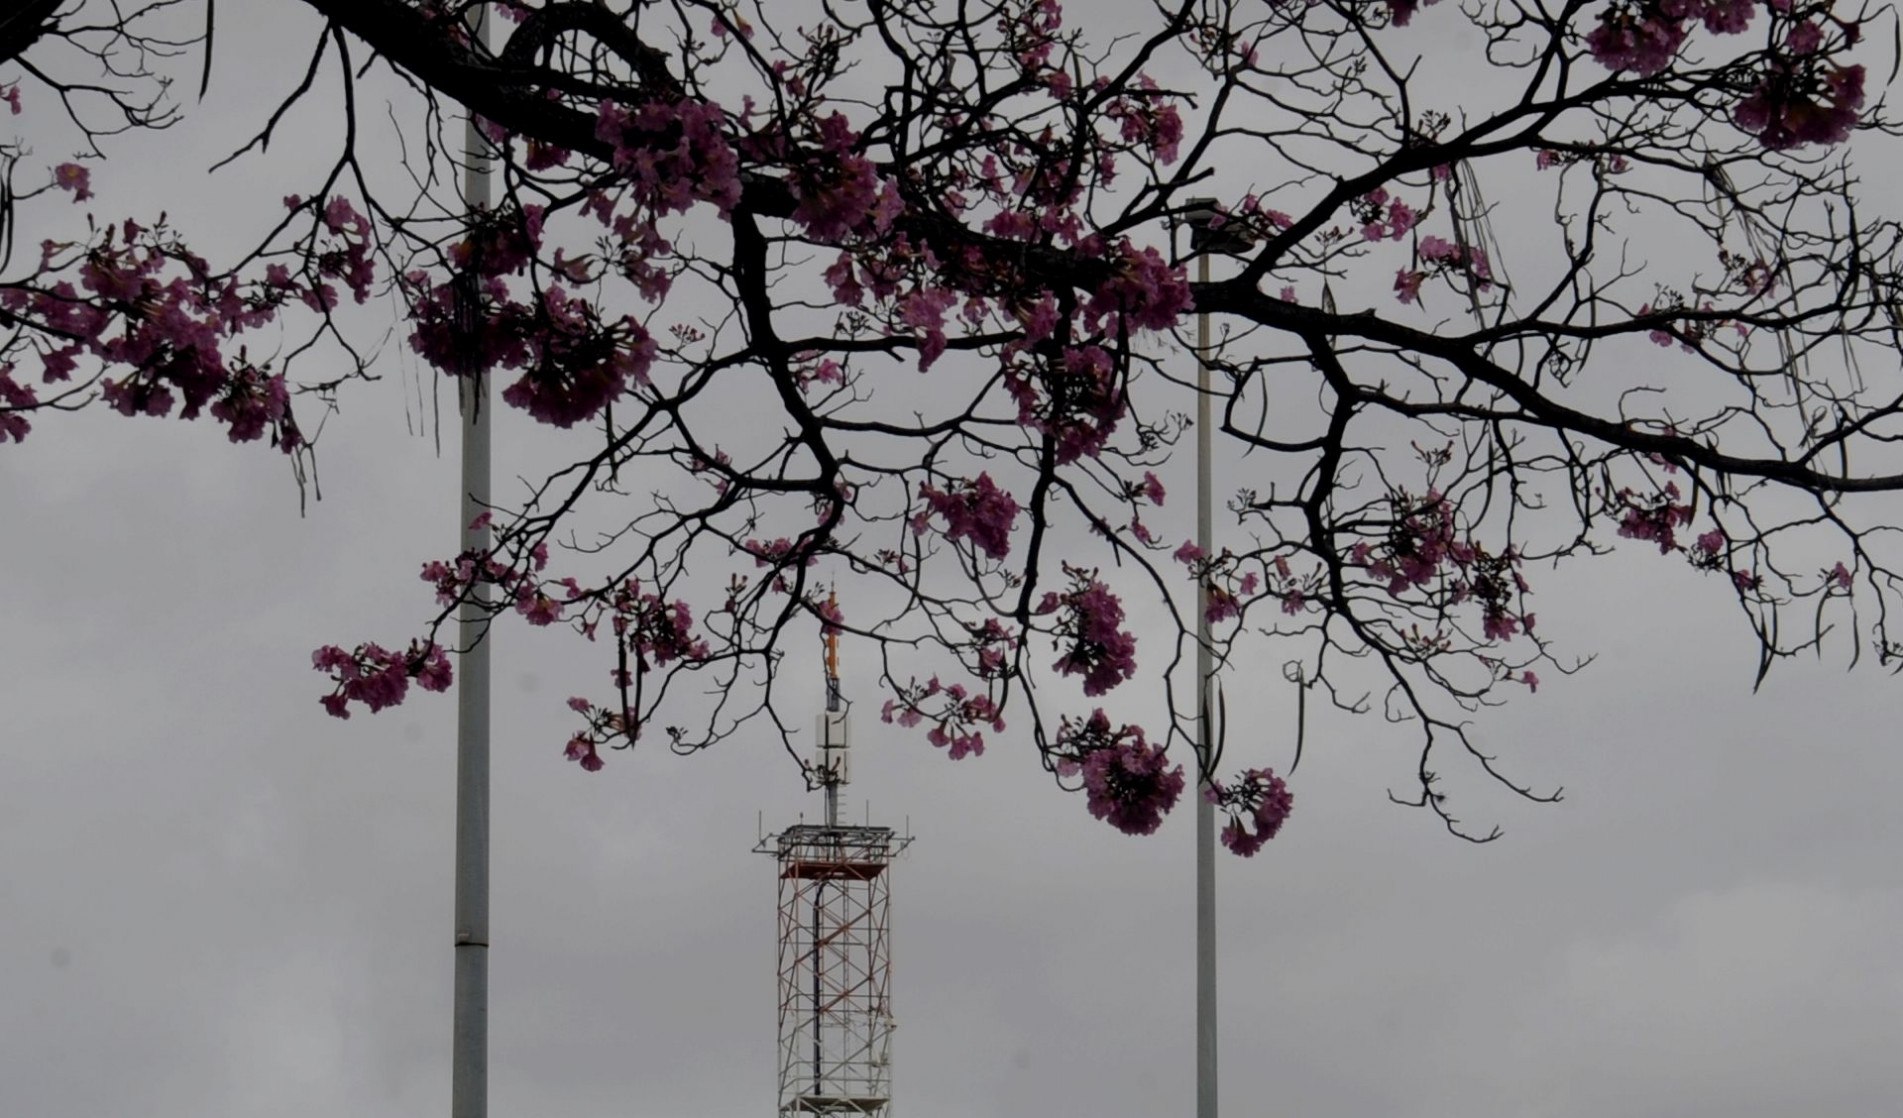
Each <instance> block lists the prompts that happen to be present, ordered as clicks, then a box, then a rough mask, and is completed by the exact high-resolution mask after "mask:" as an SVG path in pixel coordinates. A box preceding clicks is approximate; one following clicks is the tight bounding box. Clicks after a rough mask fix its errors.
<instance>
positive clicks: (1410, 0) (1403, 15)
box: [1387, 0, 1439, 27]
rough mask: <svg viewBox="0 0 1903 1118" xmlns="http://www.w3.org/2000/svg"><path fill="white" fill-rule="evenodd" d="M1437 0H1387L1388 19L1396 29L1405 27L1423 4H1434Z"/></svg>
mask: <svg viewBox="0 0 1903 1118" xmlns="http://www.w3.org/2000/svg"><path fill="white" fill-rule="evenodd" d="M1438 2H1439V0H1387V4H1388V19H1389V21H1390V22H1392V23H1393V24H1394V26H1396V27H1406V26H1407V25H1408V23H1409V21H1411V20H1413V18H1414V13H1415V11H1416V10H1417V9H1419V8H1420V7H1421V6H1422V5H1423V4H1435V3H1438Z"/></svg>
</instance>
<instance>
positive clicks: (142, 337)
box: [0, 221, 302, 453]
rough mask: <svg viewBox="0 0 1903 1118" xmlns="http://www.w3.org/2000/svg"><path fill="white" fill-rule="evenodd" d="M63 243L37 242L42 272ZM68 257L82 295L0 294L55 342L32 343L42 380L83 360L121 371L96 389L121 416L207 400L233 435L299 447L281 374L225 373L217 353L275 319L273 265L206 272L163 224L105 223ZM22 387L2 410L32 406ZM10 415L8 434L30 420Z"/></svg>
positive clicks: (282, 289) (186, 411) (74, 291)
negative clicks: (252, 272) (246, 275)
mask: <svg viewBox="0 0 1903 1118" xmlns="http://www.w3.org/2000/svg"><path fill="white" fill-rule="evenodd" d="M65 247H68V246H60V245H55V244H52V243H50V242H49V243H47V244H46V245H44V246H42V269H43V270H56V269H57V267H58V265H57V264H55V263H54V258H55V256H56V255H57V254H58V252H59V251H60V250H61V249H62V248H65ZM73 259H74V261H75V262H76V263H77V265H78V266H77V269H76V270H77V273H78V278H79V281H80V286H81V287H83V288H84V289H85V292H84V293H83V294H82V292H81V290H80V289H79V287H75V286H74V284H73V283H71V282H70V281H67V280H59V281H57V282H54V283H51V284H48V285H46V286H44V287H35V286H32V285H31V284H25V283H22V284H18V285H14V286H9V287H7V288H6V289H5V290H4V291H0V310H4V311H5V312H7V313H8V315H9V316H10V317H11V318H12V319H13V320H15V321H16V323H17V324H19V325H22V326H25V327H27V328H29V329H35V330H40V331H44V332H45V333H46V334H48V335H51V336H53V337H55V338H57V339H58V340H56V341H51V342H48V343H47V344H46V345H45V348H43V349H42V350H41V361H42V368H41V379H42V380H43V381H44V382H45V383H49V384H51V383H58V382H63V381H67V380H70V379H71V378H72V375H73V373H74V371H75V370H76V369H77V367H78V359H79V358H81V357H83V356H90V357H94V358H97V359H99V360H100V361H102V362H104V363H105V364H106V365H107V366H108V367H109V368H110V367H112V366H121V367H124V368H125V369H126V370H127V372H126V373H125V374H124V375H122V376H119V377H117V378H112V377H108V378H106V379H103V380H102V381H101V382H100V395H101V397H102V398H103V399H104V401H105V402H106V404H107V406H108V407H111V408H112V409H113V410H115V411H117V412H119V413H120V414H122V415H128V416H131V415H153V416H163V415H169V414H171V413H172V410H173V409H174V408H175V407H176V408H178V413H179V416H180V418H182V419H195V418H197V417H198V416H199V415H200V414H201V413H202V412H203V411H204V410H205V409H206V407H207V406H208V405H209V406H210V408H211V412H212V415H213V417H214V418H216V419H219V420H221V421H223V422H225V423H227V424H229V425H231V433H230V434H231V439H232V441H233V442H246V441H250V440H253V439H257V438H260V437H262V436H263V434H264V431H265V429H266V427H267V426H268V427H271V428H273V429H274V431H275V433H276V436H277V437H276V438H275V439H274V441H275V442H276V443H277V445H279V446H281V447H282V448H283V449H284V450H285V451H286V452H287V453H288V452H290V451H292V450H295V449H296V448H297V447H298V446H300V445H302V440H301V438H300V437H298V435H297V434H296V428H295V424H294V423H292V421H291V417H290V411H289V406H288V404H289V400H288V393H287V392H286V391H285V390H284V388H283V387H282V381H281V379H280V378H274V376H273V375H272V374H270V373H268V372H267V371H264V370H261V369H257V368H254V367H252V366H250V365H248V364H246V363H245V362H244V360H243V358H242V356H240V358H239V360H238V364H239V369H238V371H237V372H234V371H233V370H232V369H230V368H228V367H227V365H226V362H225V357H224V349H225V347H226V345H227V343H228V342H229V341H230V340H231V339H232V338H234V337H236V336H237V335H239V334H241V333H242V332H244V331H246V330H250V329H254V328H256V327H258V326H261V325H263V324H265V323H267V322H270V321H271V320H272V319H273V318H274V317H275V316H276V314H277V309H278V307H280V306H281V305H282V303H283V302H284V298H285V295H286V293H287V292H288V291H289V290H291V289H292V287H293V286H294V285H292V284H291V283H290V281H289V279H288V275H285V274H282V272H283V270H282V269H281V268H279V267H278V266H276V265H273V266H272V268H271V269H269V270H268V272H269V274H268V278H267V279H266V280H265V281H263V282H257V281H249V282H247V281H241V280H239V279H237V278H234V277H230V276H213V275H212V274H211V269H210V267H209V266H208V265H207V264H206V263H205V261H204V260H202V259H201V258H199V257H198V256H197V255H195V254H194V253H192V252H191V251H190V250H188V249H187V248H185V247H184V246H183V244H181V243H180V242H179V241H178V240H177V239H176V238H175V237H173V236H172V235H171V234H170V233H169V231H167V230H166V229H165V228H164V227H163V226H160V227H158V228H155V229H147V228H144V227H143V226H140V225H139V224H138V223H137V222H133V221H126V222H124V223H122V224H120V225H116V226H108V227H106V229H105V230H104V232H103V234H102V236H101V238H100V240H99V241H98V242H97V243H95V244H93V245H90V246H87V247H86V250H85V252H84V255H83V256H75V257H74V258H73ZM115 325H118V326H120V327H122V328H121V329H119V330H113V329H112V327H113V326H115ZM9 379H11V378H9ZM34 395H35V394H34V393H32V392H31V391H30V390H28V389H27V388H26V387H25V386H22V385H19V384H14V386H13V390H12V391H10V392H9V393H8V399H7V401H6V404H7V407H8V408H10V409H23V408H27V407H31V406H37V404H36V403H35V402H34V401H33V400H30V399H29V397H33V396H34ZM12 418H13V420H14V421H13V422H9V423H8V424H7V434H8V437H11V438H14V439H16V440H17V439H19V438H21V437H23V436H24V435H25V434H26V432H27V431H28V430H29V429H30V427H29V426H28V425H27V424H26V421H25V420H24V419H21V418H19V417H18V416H14V417H12Z"/></svg>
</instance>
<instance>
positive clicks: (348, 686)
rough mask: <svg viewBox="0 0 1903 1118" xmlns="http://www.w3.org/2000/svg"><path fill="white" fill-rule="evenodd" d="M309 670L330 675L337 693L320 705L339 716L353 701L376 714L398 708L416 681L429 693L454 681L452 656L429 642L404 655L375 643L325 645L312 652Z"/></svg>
mask: <svg viewBox="0 0 1903 1118" xmlns="http://www.w3.org/2000/svg"><path fill="white" fill-rule="evenodd" d="M311 666H312V667H313V668H315V669H316V670H318V671H320V672H326V673H328V674H329V675H330V677H331V680H332V682H333V684H334V687H333V690H332V691H331V693H330V694H329V695H326V696H324V697H323V699H322V702H323V705H324V709H325V710H326V711H328V712H329V713H330V714H331V715H332V716H333V717H335V718H349V717H350V710H349V706H348V704H350V703H353V702H355V703H362V704H363V705H364V706H366V707H368V708H369V709H370V711H371V712H372V713H375V712H376V711H379V710H383V709H384V708H386V707H393V706H396V705H397V704H398V703H401V702H402V701H403V699H404V696H405V695H406V694H408V692H409V687H410V680H411V679H413V678H414V679H415V680H416V681H417V685H418V686H419V687H422V688H423V689H424V690H426V691H443V690H446V689H448V687H449V685H450V682H451V678H452V672H451V669H450V664H449V657H448V655H447V654H446V653H445V652H444V651H443V649H442V648H441V647H440V646H438V645H437V644H435V643H434V642H429V641H413V642H411V644H410V647H409V649H408V650H407V651H404V652H392V651H390V650H388V649H385V648H383V647H382V646H380V645H376V644H361V645H358V646H357V648H356V650H355V651H354V652H347V651H345V650H344V649H342V648H340V647H338V646H336V645H325V646H324V647H322V648H319V649H317V650H316V651H315V652H313V653H312V654H311Z"/></svg>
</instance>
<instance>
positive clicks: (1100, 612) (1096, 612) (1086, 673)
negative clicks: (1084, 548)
mask: <svg viewBox="0 0 1903 1118" xmlns="http://www.w3.org/2000/svg"><path fill="white" fill-rule="evenodd" d="M1064 571H1065V573H1067V574H1069V575H1070V577H1071V589H1070V591H1069V592H1068V593H1066V594H1064V595H1062V596H1061V597H1057V598H1056V599H1055V604H1057V605H1061V606H1062V608H1063V610H1064V615H1063V620H1062V621H1061V622H1060V623H1059V625H1058V635H1059V636H1060V638H1062V639H1063V641H1064V642H1066V643H1067V644H1068V646H1069V647H1068V648H1067V649H1066V651H1065V652H1064V655H1062V656H1061V657H1059V658H1058V660H1057V662H1056V663H1055V664H1053V665H1051V666H1052V667H1053V668H1054V669H1055V670H1057V671H1060V672H1062V673H1064V674H1065V675H1082V676H1083V677H1084V694H1086V695H1092V696H1095V695H1101V694H1103V693H1104V692H1106V691H1108V690H1110V689H1111V688H1113V687H1115V686H1117V685H1118V684H1119V683H1122V682H1123V681H1124V680H1126V679H1129V678H1130V677H1131V676H1133V675H1135V674H1136V643H1137V642H1136V638H1135V637H1134V636H1132V635H1130V634H1129V633H1128V632H1126V631H1124V629H1123V628H1122V625H1123V603H1122V602H1121V601H1119V600H1118V599H1117V597H1116V595H1114V594H1112V593H1111V592H1110V588H1109V587H1107V586H1105V585H1104V584H1103V583H1101V582H1099V581H1097V579H1096V578H1095V577H1094V574H1095V572H1087V571H1082V570H1079V569H1077V568H1075V567H1072V566H1070V565H1069V564H1065V566H1064ZM1060 647H1061V645H1060Z"/></svg>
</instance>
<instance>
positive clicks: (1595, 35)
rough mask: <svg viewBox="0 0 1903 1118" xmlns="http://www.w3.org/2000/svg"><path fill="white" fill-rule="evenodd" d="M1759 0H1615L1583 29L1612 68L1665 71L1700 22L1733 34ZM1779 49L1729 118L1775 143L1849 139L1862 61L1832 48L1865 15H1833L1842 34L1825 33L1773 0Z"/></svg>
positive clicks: (1788, 4) (1859, 103)
mask: <svg viewBox="0 0 1903 1118" xmlns="http://www.w3.org/2000/svg"><path fill="white" fill-rule="evenodd" d="M1757 2H1758V0H1616V2H1615V3H1613V4H1611V5H1610V6H1608V7H1607V8H1606V9H1605V11H1604V12H1602V13H1601V14H1600V17H1599V23H1598V26H1596V27H1595V28H1593V30H1592V31H1591V32H1589V33H1588V34H1587V35H1586V48H1587V50H1588V51H1589V52H1591V54H1592V56H1593V58H1594V59H1596V60H1597V61H1598V62H1599V64H1600V65H1602V66H1604V67H1606V68H1607V69H1609V70H1615V71H1616V70H1626V71H1630V72H1631V73H1632V74H1633V75H1635V76H1637V77H1641V78H1648V77H1652V76H1654V75H1656V74H1659V73H1662V72H1663V71H1664V70H1665V69H1666V68H1667V67H1669V66H1670V65H1671V64H1672V61H1673V59H1674V58H1676V57H1677V55H1678V51H1679V48H1680V47H1682V46H1683V45H1684V43H1685V40H1686V37H1687V36H1688V34H1689V33H1690V31H1691V28H1692V25H1693V24H1695V23H1703V24H1704V27H1705V29H1706V30H1707V31H1710V32H1712V33H1714V34H1720V35H1734V34H1737V33H1739V32H1741V31H1743V30H1745V28H1747V27H1749V26H1750V24H1751V19H1752V16H1753V15H1754V14H1755V11H1756V8H1757ZM1768 6H1769V7H1770V8H1771V9H1772V10H1773V12H1774V13H1776V15H1775V16H1774V17H1773V18H1774V19H1776V21H1777V24H1776V27H1774V29H1773V34H1774V35H1775V34H1776V33H1777V32H1778V31H1780V30H1781V31H1782V32H1783V34H1782V41H1781V43H1778V44H1777V46H1779V47H1781V48H1782V49H1781V50H1776V51H1775V52H1774V53H1772V54H1771V55H1770V56H1769V58H1768V61H1767V62H1766V63H1765V69H1764V71H1763V73H1762V74H1761V75H1760V76H1759V79H1758V84H1757V85H1756V86H1755V87H1754V88H1753V89H1752V90H1751V91H1750V92H1749V93H1747V94H1746V95H1745V96H1744V97H1743V98H1742V99H1741V100H1740V101H1739V102H1738V103H1737V105H1736V107H1735V108H1734V109H1733V110H1732V120H1733V121H1734V122H1735V123H1736V124H1737V125H1738V127H1739V128H1740V129H1742V130H1743V131H1745V132H1747V133H1749V134H1751V135H1753V136H1755V137H1757V139H1758V142H1759V143H1761V144H1763V145H1764V147H1765V148H1766V149H1768V150H1770V151H1783V150H1786V149H1789V148H1795V147H1801V146H1803V145H1805V144H1837V143H1842V142H1843V141H1844V140H1845V139H1848V138H1849V136H1850V132H1851V130H1852V129H1853V128H1855V127H1856V124H1857V119H1858V114H1859V112H1860V111H1861V110H1862V108H1863V105H1864V70H1863V67H1862V66H1838V65H1835V64H1833V63H1831V62H1829V61H1828V60H1827V56H1829V55H1830V54H1833V53H1835V52H1837V51H1839V50H1842V49H1847V48H1849V47H1850V46H1853V45H1855V43H1856V42H1857V40H1858V39H1859V37H1860V34H1861V31H1860V27H1861V25H1860V23H1858V22H1856V21H1854V20H1853V21H1849V22H1845V21H1836V22H1837V24H1838V26H1839V27H1841V28H1842V29H1843V34H1842V35H1841V36H1840V37H1837V38H1835V39H1831V40H1827V36H1826V32H1825V29H1824V26H1823V24H1821V23H1819V22H1818V21H1816V20H1813V19H1807V18H1802V15H1801V14H1794V12H1793V8H1794V5H1793V3H1792V0H1768Z"/></svg>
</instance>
